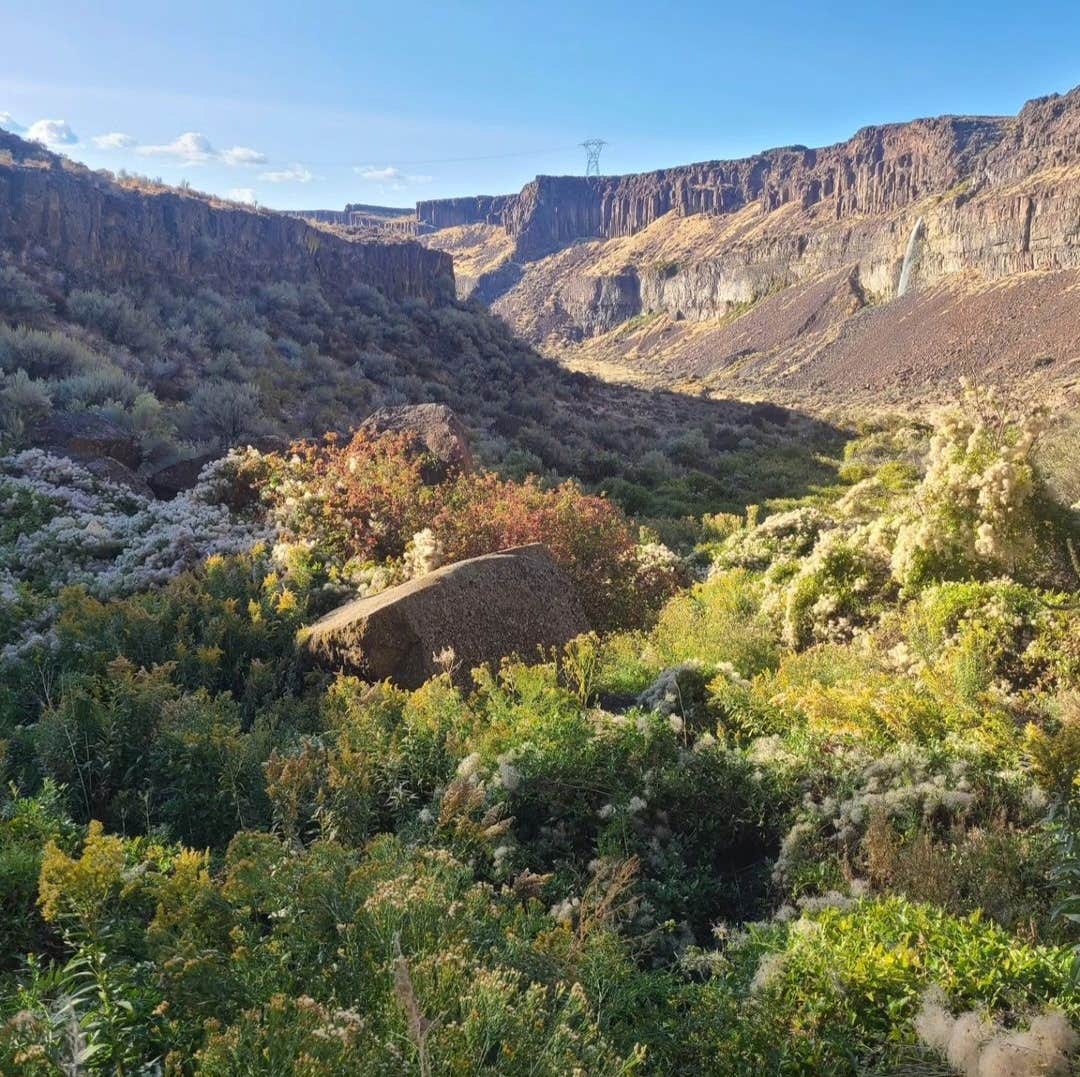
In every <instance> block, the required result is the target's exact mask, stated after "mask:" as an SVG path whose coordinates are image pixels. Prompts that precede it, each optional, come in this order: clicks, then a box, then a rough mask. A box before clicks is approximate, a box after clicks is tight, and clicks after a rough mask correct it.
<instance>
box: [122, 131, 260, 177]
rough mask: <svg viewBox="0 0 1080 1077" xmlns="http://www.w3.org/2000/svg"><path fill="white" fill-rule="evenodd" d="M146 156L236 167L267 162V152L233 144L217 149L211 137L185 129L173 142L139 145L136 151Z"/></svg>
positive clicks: (195, 163) (197, 163) (193, 163)
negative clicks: (213, 162)
mask: <svg viewBox="0 0 1080 1077" xmlns="http://www.w3.org/2000/svg"><path fill="white" fill-rule="evenodd" d="M135 152H136V153H141V154H142V155H143V156H144V157H171V158H173V160H175V161H181V162H183V163H184V164H188V165H202V164H206V163H207V162H208V161H220V162H221V163H222V164H225V165H228V166H229V167H230V168H235V167H236V166H238V165H263V164H266V154H264V153H260V152H259V151H258V150H253V149H250V148H249V147H248V146H232V147H230V148H229V149H227V150H220V151H219V150H216V149H214V147H213V144H212V143H211V142H210V139H208V138H207V137H206V135H204V134H201V133H200V132H198V131H185V132H184V133H183V134H182V135H180V136H179V137H178V138H175V139H173V141H172V142H167V143H165V144H164V145H161V146H139V147H138V149H137V150H136V151H135Z"/></svg>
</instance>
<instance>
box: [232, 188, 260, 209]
mask: <svg viewBox="0 0 1080 1077" xmlns="http://www.w3.org/2000/svg"><path fill="white" fill-rule="evenodd" d="M226 197H227V198H230V199H232V201H233V202H247V203H249V204H251V205H254V204H255V201H256V199H255V188H254V187H234V188H233V189H232V190H231V191H229V193H228V195H227V196H226Z"/></svg>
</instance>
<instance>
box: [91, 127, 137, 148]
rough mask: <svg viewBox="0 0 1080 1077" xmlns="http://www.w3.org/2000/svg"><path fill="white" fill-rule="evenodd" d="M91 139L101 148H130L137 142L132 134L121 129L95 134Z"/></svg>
mask: <svg viewBox="0 0 1080 1077" xmlns="http://www.w3.org/2000/svg"><path fill="white" fill-rule="evenodd" d="M90 141H91V142H93V143H94V145H95V146H97V148H98V149H99V150H128V149H131V147H132V146H134V145H135V142H136V140H135V138H134V137H133V136H132V135H125V134H123V133H122V132H121V131H110V132H109V133H108V134H107V135H95V136H94V138H92V139H91V140H90Z"/></svg>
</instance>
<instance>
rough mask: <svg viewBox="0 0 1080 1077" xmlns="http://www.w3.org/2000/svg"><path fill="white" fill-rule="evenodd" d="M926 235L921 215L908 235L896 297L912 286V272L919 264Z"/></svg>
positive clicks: (924, 222)
mask: <svg viewBox="0 0 1080 1077" xmlns="http://www.w3.org/2000/svg"><path fill="white" fill-rule="evenodd" d="M925 235H926V221H924V220H923V219H922V217H920V218H919V219H918V220H917V221H916V222H915V227H914V228H912V230H911V235H910V236H909V237H908V241H907V250H906V251H905V252H904V264H903V265H902V266H901V267H900V283H899V284H898V285H897V287H896V298H897V299H899V298H900V296H902V295H905V294H906V293H907V291H908V289H909V288H910V287H911V274H912V273H913V272H914V270H915V268H916V267H917V265H918V261H919V253H920V244H921V243H922V240H923V237H924V236H925Z"/></svg>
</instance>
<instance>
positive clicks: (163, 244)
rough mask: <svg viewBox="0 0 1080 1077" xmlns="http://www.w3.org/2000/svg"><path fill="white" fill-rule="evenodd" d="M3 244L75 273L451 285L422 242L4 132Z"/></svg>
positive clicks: (428, 290) (385, 286)
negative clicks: (325, 223)
mask: <svg viewBox="0 0 1080 1077" xmlns="http://www.w3.org/2000/svg"><path fill="white" fill-rule="evenodd" d="M0 248H3V249H5V250H7V251H9V252H11V253H13V254H15V255H16V256H18V257H20V258H24V259H39V260H47V261H48V262H49V263H50V264H51V265H53V266H56V267H57V268H59V269H61V270H63V271H64V272H65V273H67V274H69V275H71V276H72V277H73V278H76V279H80V278H81V279H85V280H87V281H90V282H94V283H95V284H96V283H99V282H101V281H102V280H103V279H112V280H114V281H117V282H120V283H125V282H126V283H132V282H138V281H145V280H153V279H156V278H158V277H161V276H165V277H167V278H169V279H174V280H175V279H181V280H183V279H187V280H190V281H193V282H194V281H199V282H208V283H214V284H228V283H231V282H235V281H237V280H243V281H245V282H248V283H250V282H252V281H282V280H288V281H294V282H298V283H299V282H303V281H306V280H316V281H317V282H318V284H319V286H320V287H321V288H322V289H323V291H324V292H325V293H326V294H327V295H339V294H343V293H344V292H345V291H346V290H347V289H348V288H349V287H351V286H352V285H354V284H366V285H369V286H371V287H374V288H378V289H379V290H380V291H381V292H383V293H384V294H385V295H387V296H388V297H389V298H391V299H405V298H411V297H415V298H422V299H427V300H434V301H438V300H440V299H442V298H446V297H448V296H451V295H452V294H453V289H454V281H453V265H452V263H451V260H450V258H449V257H448V256H447V255H445V254H443V253H441V252H439V251H436V250H431V249H428V248H425V247H422V246H421V245H419V244H418V243H415V242H410V241H403V242H394V241H393V240H392V239H389V238H385V239H384V238H379V239H378V240H372V239H369V238H354V237H348V236H341V235H337V234H334V233H333V232H331V231H328V230H326V229H323V228H318V227H315V226H313V225H312V224H310V223H308V222H306V221H303V220H298V219H296V218H294V217H291V216H288V215H286V214H280V213H273V212H270V211H266V210H262V211H256V210H254V209H253V208H252V207H250V206H239V205H235V204H230V203H227V202H221V201H217V200H214V199H211V198H209V197H207V196H203V195H198V194H195V193H188V192H183V191H178V190H176V189H173V188H164V187H154V186H149V187H147V186H146V185H141V186H138V185H132V184H123V183H119V182H116V181H115V180H114V179H113V178H112V177H111V176H109V175H108V174H105V173H98V172H92V171H91V170H89V169H87V168H85V167H84V166H82V165H79V164H76V163H75V162H72V161H69V160H67V159H66V158H62V157H59V156H57V155H55V154H52V153H49V152H47V151H46V150H44V149H43V148H42V147H41V146H39V145H36V144H34V143H30V142H26V141H24V140H22V139H20V138H18V137H16V136H15V135H11V134H8V133H6V132H3V131H0Z"/></svg>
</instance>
